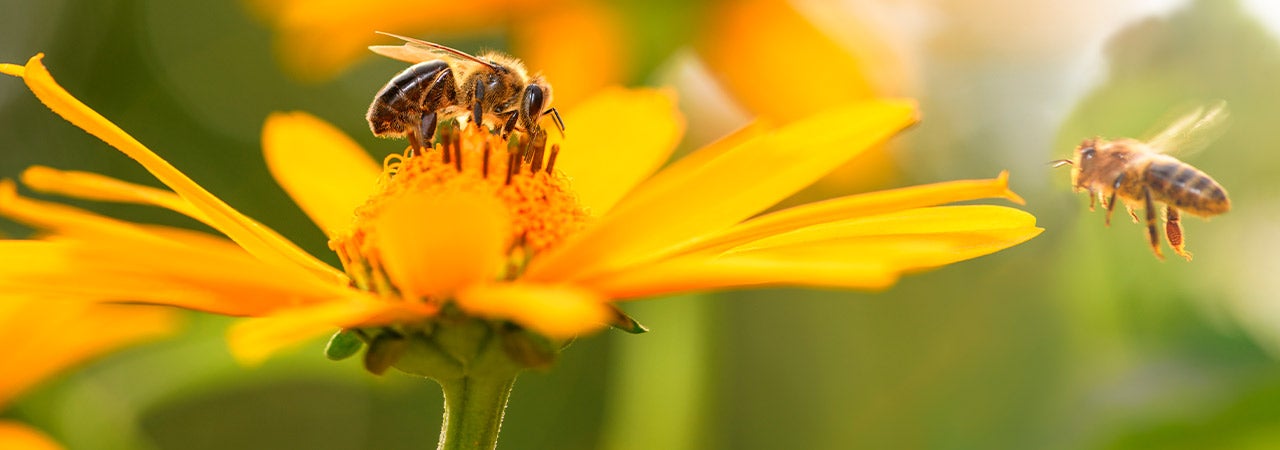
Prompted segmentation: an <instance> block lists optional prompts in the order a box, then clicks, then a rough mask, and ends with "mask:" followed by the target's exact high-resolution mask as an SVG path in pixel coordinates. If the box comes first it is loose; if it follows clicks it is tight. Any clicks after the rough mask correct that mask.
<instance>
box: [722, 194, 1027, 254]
mask: <svg viewBox="0 0 1280 450" xmlns="http://www.w3.org/2000/svg"><path fill="white" fill-rule="evenodd" d="M1035 225H1036V218H1035V216H1033V215H1031V214H1029V213H1027V212H1025V211H1020V210H1017V209H1013V208H1006V207H1003V206H994V205H961V206H937V207H932V208H915V209H909V210H906V211H896V212H892V213H886V214H879V215H872V216H865V217H858V218H853V219H846V220H839V221H833V222H826V223H820V224H817V225H813V226H808V227H804V228H797V229H796V230H794V231H791V232H787V233H780V234H775V235H771V236H768V237H765V238H762V239H758V240H755V241H752V242H748V243H745V244H743V245H740V246H737V247H734V248H733V250H731V252H743V251H751V250H759V249H767V248H777V247H785V246H799V245H810V244H824V243H830V242H831V241H833V240H839V239H845V238H849V237H879V236H905V235H926V234H946V233H971V232H988V231H991V232H999V231H1005V230H1027V229H1034V228H1035ZM832 253H837V254H838V253H840V252H838V251H833V252H832Z"/></svg>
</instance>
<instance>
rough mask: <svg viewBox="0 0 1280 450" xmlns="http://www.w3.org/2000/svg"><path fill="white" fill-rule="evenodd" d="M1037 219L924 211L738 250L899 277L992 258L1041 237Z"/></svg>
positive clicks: (1000, 210)
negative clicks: (874, 266)
mask: <svg viewBox="0 0 1280 450" xmlns="http://www.w3.org/2000/svg"><path fill="white" fill-rule="evenodd" d="M1042 231H1044V230H1043V229H1042V228H1037V227H1036V226H1035V217H1034V216H1032V215H1030V214H1027V213H1026V212H1023V211H1019V210H1016V209H1012V208H1005V207H1000V206H991V205H968V206H949V207H936V208H920V209H914V210H909V211H901V212H896V213H891V214H885V215H881V216H874V217H868V218H863V219H855V220H849V221H842V222H836V223H830V224H823V225H819V226H814V227H809V228H804V229H800V230H797V231H794V232H791V233H786V234H782V235H778V236H773V237H769V238H765V239H761V240H759V241H756V242H752V243H749V244H747V245H744V246H741V247H737V248H734V249H733V250H732V251H731V252H730V253H729V254H730V255H758V254H765V255H769V256H770V257H777V258H781V259H793V260H797V261H824V260H848V259H860V260H868V261H877V262H880V263H883V264H885V265H886V266H888V267H891V268H893V269H894V270H896V271H899V272H909V271H914V270H918V269H925V268H931V267H937V266H942V265H946V264H951V263H954V262H958V261H963V260H966V259H972V258H976V257H978V256H982V255H987V254H991V253H994V252H997V251H1000V250H1004V249H1006V248H1009V247H1012V246H1014V245H1018V244H1021V243H1023V242H1026V241H1027V240H1029V239H1031V238H1033V237H1035V236H1037V235H1039V234H1040V233H1041V232H1042Z"/></svg>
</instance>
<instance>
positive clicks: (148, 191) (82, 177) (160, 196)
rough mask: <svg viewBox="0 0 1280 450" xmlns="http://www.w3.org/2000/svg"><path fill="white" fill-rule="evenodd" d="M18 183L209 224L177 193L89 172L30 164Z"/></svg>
mask: <svg viewBox="0 0 1280 450" xmlns="http://www.w3.org/2000/svg"><path fill="white" fill-rule="evenodd" d="M22 184H25V185H27V187H30V188H31V189H34V190H36V191H39V192H43V193H46V194H57V195H63V196H67V197H75V198H82V199H85V200H96V201H105V202H122V203H139V204H145V205H154V206H159V207H161V208H166V209H169V210H172V211H174V212H177V213H180V214H183V215H185V216H187V217H190V218H192V219H196V220H199V221H201V222H204V223H206V224H208V223H209V219H208V217H206V216H205V215H204V213H202V212H200V210H198V209H196V208H195V207H194V206H192V205H191V203H190V202H188V201H186V200H185V199H183V198H182V197H180V196H178V194H174V193H173V192H170V191H166V190H163V189H156V188H153V187H150V186H143V185H140V184H134V183H129V182H126V181H121V180H117V179H115V178H111V177H108V176H105V175H100V174H96V173H92V172H79V171H74V170H66V171H64V170H58V169H54V168H51V167H45V166H31V167H28V168H27V170H25V171H23V172H22Z"/></svg>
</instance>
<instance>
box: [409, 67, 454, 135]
mask: <svg viewBox="0 0 1280 450" xmlns="http://www.w3.org/2000/svg"><path fill="white" fill-rule="evenodd" d="M455 102H457V92H456V88H455V87H454V83H453V70H452V69H450V68H449V67H448V66H445V67H444V68H443V69H440V73H439V74H436V76H435V78H432V79H431V83H430V84H428V85H427V89H426V90H425V91H423V94H422V99H421V101H420V102H419V104H420V105H421V106H422V110H423V111H430V113H428V114H423V116H422V120H421V122H419V123H418V133H419V134H420V136H419V137H421V138H422V143H423V144H425V145H426V146H427V147H432V146H433V144H432V141H434V140H435V138H436V122H437V121H436V112H437V111H439V110H440V108H444V107H446V106H450V105H454V104H456V103H455Z"/></svg>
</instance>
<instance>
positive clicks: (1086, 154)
mask: <svg viewBox="0 0 1280 450" xmlns="http://www.w3.org/2000/svg"><path fill="white" fill-rule="evenodd" d="M1096 153H1098V151H1097V150H1096V149H1094V148H1093V147H1086V148H1085V149H1084V150H1081V151H1080V157H1082V158H1084V159H1093V155H1094V154H1096Z"/></svg>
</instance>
